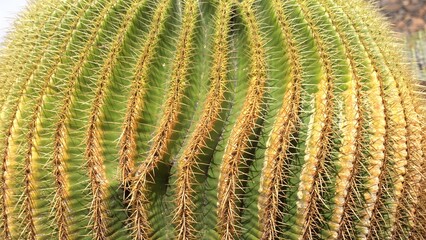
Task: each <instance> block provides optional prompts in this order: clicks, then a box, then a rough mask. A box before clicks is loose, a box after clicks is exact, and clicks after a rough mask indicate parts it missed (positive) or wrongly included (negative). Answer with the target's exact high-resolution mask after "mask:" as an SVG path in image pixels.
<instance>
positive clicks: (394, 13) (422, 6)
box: [376, 0, 426, 33]
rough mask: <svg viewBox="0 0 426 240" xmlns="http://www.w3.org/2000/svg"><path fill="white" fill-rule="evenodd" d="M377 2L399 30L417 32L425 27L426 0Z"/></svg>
mask: <svg viewBox="0 0 426 240" xmlns="http://www.w3.org/2000/svg"><path fill="white" fill-rule="evenodd" d="M376 4H377V6H379V7H380V8H381V10H382V12H383V13H384V14H385V15H386V16H387V17H388V19H389V20H390V21H391V22H392V23H393V26H394V28H395V30H397V31H399V32H403V33H415V32H418V31H420V30H423V29H424V28H425V25H426V0H377V2H376Z"/></svg>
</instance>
